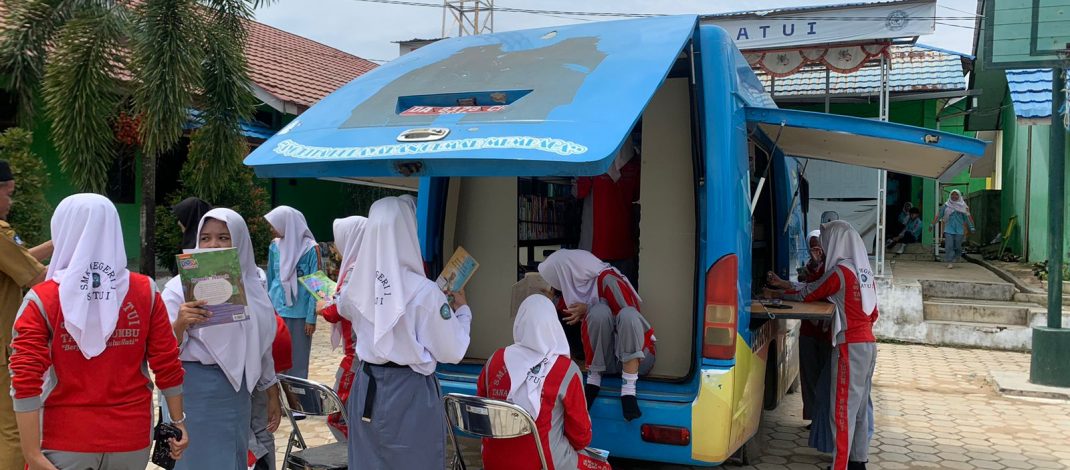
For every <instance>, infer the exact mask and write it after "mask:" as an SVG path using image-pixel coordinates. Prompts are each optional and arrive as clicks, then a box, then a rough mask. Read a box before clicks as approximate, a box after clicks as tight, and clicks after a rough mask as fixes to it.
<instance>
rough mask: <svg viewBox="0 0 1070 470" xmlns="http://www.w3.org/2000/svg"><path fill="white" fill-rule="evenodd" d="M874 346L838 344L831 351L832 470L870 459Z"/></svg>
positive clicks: (874, 365) (843, 468)
mask: <svg viewBox="0 0 1070 470" xmlns="http://www.w3.org/2000/svg"><path fill="white" fill-rule="evenodd" d="M876 365H877V344H876V343H847V344H840V345H838V346H837V347H836V348H834V349H833V351H832V368H831V369H830V371H831V372H832V390H831V393H830V394H831V399H832V403H833V404H834V406H833V408H832V416H830V420H831V421H832V435H833V438H834V439H833V442H835V445H836V447H835V450H833V451H832V469H833V470H845V469H846V468H847V462H848V461H851V462H866V461H868V460H869V439H870V436H871V434H870V431H869V430H870V427H871V426H872V425H873V408H872V407H871V406H869V403H870V390H871V389H872V388H873V369H874V368H875V367H876Z"/></svg>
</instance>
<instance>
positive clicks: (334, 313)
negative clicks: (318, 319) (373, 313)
mask: <svg viewBox="0 0 1070 470" xmlns="http://www.w3.org/2000/svg"><path fill="white" fill-rule="evenodd" d="M322 313H323V319H324V320H327V321H328V322H330V323H337V324H338V325H339V326H340V327H341V331H342V348H344V351H345V354H344V355H343V356H342V362H341V363H340V364H339V365H338V373H337V377H336V378H337V381H336V383H335V392H337V393H338V398H341V399H342V403H347V402H348V400H349V391H350V390H352V389H353V378H354V377H355V376H356V373H355V372H353V361H354V359H355V358H356V356H357V338H356V335H354V334H353V322H350V321H349V320H346V319H345V317H343V316H342V315H340V314H339V313H338V304H332V305H330V306H329V307H327V308H325V309H323V312H322ZM327 425H328V426H330V427H331V428H332V430H331V431H332V432H335V431H337V432H336V434H337V433H341V436H343V437H348V436H349V425H348V424H346V422H345V420H343V419H342V413H334V414H332V415H330V416H328V417H327Z"/></svg>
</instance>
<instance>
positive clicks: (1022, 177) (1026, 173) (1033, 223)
mask: <svg viewBox="0 0 1070 470" xmlns="http://www.w3.org/2000/svg"><path fill="white" fill-rule="evenodd" d="M1004 102H1008V103H1009V102H1010V99H1009V97H1008V98H1007V99H1006V100H1005V101H1004ZM1001 121H1002V122H1001V124H1002V126H1001V127H1002V128H1003V191H1002V193H1001V195H1000V202H1001V205H1000V208H1001V212H1002V215H1001V225H1002V226H1003V227H1006V226H1007V224H1008V223H1009V222H1010V218H1011V217H1013V216H1017V217H1018V223H1017V225H1016V227H1015V229H1014V232H1013V233H1012V234H1011V237H1010V242H1009V243H1008V248H1009V249H1010V250H1011V251H1012V252H1014V253H1017V254H1019V255H1022V256H1023V257H1024V258H1025V259H1026V260H1028V261H1030V262H1039V261H1044V260H1046V259H1048V241H1049V234H1050V231H1049V229H1048V168H1049V165H1048V163H1049V158H1050V157H1049V151H1048V149H1049V148H1050V147H1049V142H1048V139H1049V136H1050V131H1051V126H1049V125H1044V126H1042V125H1024V124H1019V123H1018V122H1017V118H1016V116H1015V114H1014V113H1013V112H1011V111H1009V110H1008V111H1007V112H1004V113H1002V116H1001ZM1068 150H1070V148H1068ZM1062 158H1064V159H1068V158H1070V151H1068V152H1067V153H1066V154H1065V155H1063V156H1062ZM1064 177H1065V178H1067V180H1068V181H1070V167H1068V168H1067V172H1066V175H1064ZM1065 200H1066V196H1065V195H1064V202H1065ZM1027 208H1028V213H1027ZM1027 216H1028V221H1027V220H1026V218H1027ZM1064 217H1067V220H1070V207H1067V206H1066V204H1064ZM1063 253H1064V255H1066V254H1070V236H1064V237H1063Z"/></svg>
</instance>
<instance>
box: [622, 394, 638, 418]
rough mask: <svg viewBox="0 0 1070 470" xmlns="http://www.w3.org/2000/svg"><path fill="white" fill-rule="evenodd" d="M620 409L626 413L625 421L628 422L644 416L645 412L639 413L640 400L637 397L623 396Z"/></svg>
mask: <svg viewBox="0 0 1070 470" xmlns="http://www.w3.org/2000/svg"><path fill="white" fill-rule="evenodd" d="M620 408H621V411H623V412H624V419H626V420H628V421H631V420H633V419H635V418H638V417H640V416H643V412H642V411H639V400H638V399H637V398H635V395H621V396H620Z"/></svg>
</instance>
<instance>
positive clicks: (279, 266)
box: [264, 206, 320, 379]
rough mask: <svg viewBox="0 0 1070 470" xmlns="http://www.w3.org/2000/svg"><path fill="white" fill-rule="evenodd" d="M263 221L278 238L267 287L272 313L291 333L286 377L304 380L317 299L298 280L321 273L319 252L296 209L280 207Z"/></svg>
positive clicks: (271, 255) (271, 252) (271, 250)
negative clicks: (288, 366) (289, 362)
mask: <svg viewBox="0 0 1070 470" xmlns="http://www.w3.org/2000/svg"><path fill="white" fill-rule="evenodd" d="M264 219H266V220H267V221H268V223H269V224H271V228H272V229H273V230H274V231H275V236H276V237H278V238H276V239H275V240H274V241H272V242H271V247H270V248H269V249H268V269H267V284H268V294H269V295H270V296H271V301H272V304H273V305H275V311H276V312H278V313H279V316H281V317H282V319H283V321H285V322H286V328H287V329H289V330H290V342H291V344H292V345H293V368H291V369H290V370H288V371H286V375H290V376H294V377H300V378H302V379H307V378H308V359H309V354H310V353H311V352H312V334H313V333H315V332H316V298H315V297H313V296H312V294H311V293H309V292H308V291H307V290H306V289H305V288H303V287H301V285H300V283H299V281H298V278H299V277H302V276H307V275H309V274H312V273H314V272H316V271H319V270H320V264H319V249H318V248H317V244H316V239H315V238H313V237H312V232H311V231H310V230H309V229H308V223H307V222H305V216H304V215H303V214H301V213H300V212H298V211H297V209H294V208H292V207H289V206H279V207H276V208H275V209H274V210H272V211H271V212H268V213H267V215H265V216H264Z"/></svg>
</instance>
